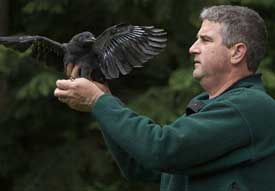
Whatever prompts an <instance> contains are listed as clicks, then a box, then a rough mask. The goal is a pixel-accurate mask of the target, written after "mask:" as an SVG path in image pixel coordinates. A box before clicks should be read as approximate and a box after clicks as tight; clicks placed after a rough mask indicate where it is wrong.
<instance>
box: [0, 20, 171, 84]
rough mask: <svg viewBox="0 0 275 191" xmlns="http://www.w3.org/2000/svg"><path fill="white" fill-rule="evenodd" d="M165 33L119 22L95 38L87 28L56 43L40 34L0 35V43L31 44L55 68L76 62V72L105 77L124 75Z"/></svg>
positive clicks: (161, 44)
mask: <svg viewBox="0 0 275 191" xmlns="http://www.w3.org/2000/svg"><path fill="white" fill-rule="evenodd" d="M166 35H167V33H166V32H165V31H164V30H163V29H157V28H155V27H154V26H133V25H128V24H119V25H114V26H112V27H109V28H107V29H106V30H105V31H104V32H103V33H102V34H100V35H99V36H98V37H97V38H95V36H94V35H93V34H92V33H90V32H82V33H79V34H76V35H75V36H73V38H72V39H71V40H70V41H69V42H68V43H59V42H56V41H54V40H51V39H49V38H47V37H44V36H6V37H0V44H2V45H4V46H6V47H9V48H13V49H15V50H17V51H25V50H26V49H28V48H30V47H31V50H32V53H31V55H32V57H34V58H35V59H37V60H38V61H44V62H46V64H47V65H52V66H55V67H57V68H63V67H64V66H65V67H66V66H67V64H69V63H73V64H80V76H81V77H86V78H88V79H92V80H96V81H100V82H102V81H105V80H106V79H114V78H118V77H119V76H121V74H122V75H126V74H128V73H130V71H131V70H132V69H133V68H135V67H142V66H143V64H144V63H145V62H147V61H148V60H149V59H151V58H152V57H153V56H155V55H157V54H159V53H160V52H161V51H162V50H163V49H164V48H165V47H166V42H167V38H166Z"/></svg>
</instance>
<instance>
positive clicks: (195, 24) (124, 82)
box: [0, 0, 275, 191]
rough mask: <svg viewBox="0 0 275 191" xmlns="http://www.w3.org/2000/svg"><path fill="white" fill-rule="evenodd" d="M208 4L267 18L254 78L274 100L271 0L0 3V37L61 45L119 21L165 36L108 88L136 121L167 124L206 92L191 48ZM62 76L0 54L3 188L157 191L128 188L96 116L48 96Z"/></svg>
mask: <svg viewBox="0 0 275 191" xmlns="http://www.w3.org/2000/svg"><path fill="white" fill-rule="evenodd" d="M214 4H236V5H245V6H249V7H250V8H253V9H255V10H257V11H258V12H259V13H260V15H261V16H262V17H263V18H264V19H265V21H266V23H267V26H268V31H269V41H268V52H267V54H266V57H265V59H264V60H263V61H262V65H261V68H260V71H261V73H263V79H264V83H265V87H266V88H267V90H268V92H269V93H270V94H271V95H272V96H273V97H275V64H274V49H275V44H274V42H275V41H274V37H275V32H274V29H275V27H274V20H275V1H273V0H261V1H258V0H244V1H241V0H239V1H237V0H235V1H233V0H232V1H228V0H205V1H202V0H201V1H199V0H193V1H191V0H185V1H183V0H97V1H96V0H74V1H73V0H59V1H56V0H0V33H1V35H18V34H29V35H35V34H39V35H45V36H47V37H50V38H52V39H55V40H57V41H59V42H67V41H68V40H69V39H70V38H71V37H72V36H73V35H74V34H76V33H78V32H81V31H86V30H88V31H91V32H93V33H94V34H95V35H96V36H97V35H99V34H100V33H101V32H102V31H103V30H104V29H105V28H107V27H109V26H111V25H114V24H118V23H122V22H126V23H131V24H134V25H155V26H157V27H159V28H164V29H165V30H167V32H168V46H167V48H166V49H165V51H164V52H162V53H161V54H160V55H159V56H157V57H155V58H154V59H153V60H151V61H150V62H148V63H147V64H146V66H145V67H144V68H142V69H139V70H135V71H133V72H132V73H131V74H130V75H129V76H125V77H122V78H121V79H119V80H114V81H112V82H110V87H111V89H112V92H113V94H114V95H116V96H118V97H120V98H121V99H122V100H123V102H125V103H127V105H129V107H131V108H133V109H134V110H136V111H137V112H138V113H140V114H144V115H148V116H150V117H151V118H152V119H154V120H155V121H157V122H158V123H160V124H166V123H169V122H171V121H173V120H174V119H176V117H177V116H179V115H181V114H182V113H183V112H184V108H185V105H186V104H187V102H188V101H189V100H190V98H191V97H192V96H194V95H195V94H198V93H199V92H201V91H202V90H201V89H200V87H199V85H198V83H197V82H195V81H194V80H193V79H192V69H193V65H192V61H191V57H190V56H189V54H188V49H189V47H190V46H191V44H192V43H193V41H194V40H195V38H196V33H197V31H198V29H199V26H200V21H199V19H198V17H199V13H200V11H201V9H202V8H203V7H205V6H209V5H214ZM63 77H64V74H63V73H62V72H57V71H55V70H54V69H52V68H48V67H45V66H43V65H37V64H35V63H34V62H33V61H32V60H31V59H30V58H29V51H27V52H25V53H17V52H14V51H12V50H10V49H6V48H4V47H2V46H0V190H3V191H49V190H50V191H118V190H129V191H130V190H131V191H135V190H139V191H142V190H143V191H146V190H158V185H148V184H147V185H146V184H141V183H129V182H127V181H125V180H124V179H123V178H122V177H121V175H120V174H119V170H118V168H117V167H116V165H115V164H114V162H113V160H112V159H111V156H110V153H109V152H108V151H107V149H106V147H105V144H104V142H103V140H102V137H101V134H100V131H99V128H98V124H97V123H96V122H95V120H94V119H93V118H92V116H90V114H87V113H78V112H75V111H72V110H70V109H69V108H68V107H67V106H66V105H64V104H62V103H60V102H59V101H58V100H57V99H56V98H55V97H54V96H53V91H54V88H55V81H56V80H57V79H60V78H63ZM136 144H143V143H136Z"/></svg>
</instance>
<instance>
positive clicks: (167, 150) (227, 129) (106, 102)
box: [92, 95, 251, 175]
mask: <svg viewBox="0 0 275 191" xmlns="http://www.w3.org/2000/svg"><path fill="white" fill-rule="evenodd" d="M92 114H93V115H94V116H95V118H96V119H97V120H98V121H99V123H100V125H101V128H102V131H103V132H104V134H105V136H106V135H107V136H108V137H109V138H108V139H109V140H112V142H113V143H115V144H116V145H117V146H118V147H119V148H120V150H122V151H123V152H124V153H125V154H126V155H127V156H131V157H132V160H134V161H136V162H137V163H138V164H141V165H142V166H143V167H144V168H145V169H151V170H153V171H158V172H167V173H186V174H194V175H195V174H197V173H203V172H205V173H207V172H209V171H213V170H220V169H223V168H230V167H231V166H232V165H235V164H239V163H242V162H244V161H246V160H249V158H250V157H251V152H250V150H249V149H247V148H249V147H247V146H248V145H249V144H250V136H249V133H248V129H247V127H246V124H245V122H244V120H243V119H242V117H241V115H240V113H239V112H238V111H237V109H236V108H234V107H233V106H231V105H230V104H229V103H226V102H221V103H219V102H217V103H213V104H210V105H209V106H205V107H204V108H203V110H201V111H200V112H198V113H195V114H193V115H190V116H182V117H180V118H178V119H177V120H176V121H175V122H173V123H172V124H170V125H166V126H164V127H161V126H160V125H159V124H157V123H155V122H154V121H152V120H151V119H149V118H148V117H145V116H141V115H138V114H136V113H135V112H134V111H132V110H131V109H129V108H127V107H125V106H124V105H123V104H122V103H121V102H120V101H119V100H118V99H117V98H115V97H113V96H111V95H103V96H101V97H100V98H99V99H98V101H97V102H96V104H95V106H94V108H93V110H92ZM110 145H112V143H111V144H110ZM240 149H244V150H245V152H239V150H240ZM117 156H119V155H117ZM120 156H122V155H120ZM120 158H122V157H120ZM117 159H118V157H117ZM223 159H226V161H224V160H223ZM129 163H130V162H129V161H128V165H129ZM123 165H124V164H121V168H122V169H123V168H124V167H122V166H123ZM128 165H125V166H128Z"/></svg>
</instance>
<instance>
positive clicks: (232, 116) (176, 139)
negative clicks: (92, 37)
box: [55, 5, 275, 191]
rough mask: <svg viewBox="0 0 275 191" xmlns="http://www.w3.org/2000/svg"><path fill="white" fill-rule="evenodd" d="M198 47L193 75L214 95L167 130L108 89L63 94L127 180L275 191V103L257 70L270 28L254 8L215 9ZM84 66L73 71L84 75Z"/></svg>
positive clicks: (61, 89)
mask: <svg viewBox="0 0 275 191" xmlns="http://www.w3.org/2000/svg"><path fill="white" fill-rule="evenodd" d="M201 19H202V25H201V28H200V30H199V32H198V34H197V40H196V42H195V43H194V44H193V45H192V47H191V48H190V50H189V51H190V53H191V54H193V55H194V65H195V66H194V67H195V68H194V71H193V77H194V78H195V79H197V80H198V81H199V82H200V84H201V86H202V87H203V89H204V90H205V91H206V92H205V93H202V94H200V95H198V96H196V97H195V98H193V99H192V100H191V102H190V103H189V105H188V107H187V109H186V114H184V115H182V116H180V117H179V118H178V119H177V120H176V121H175V122H173V123H171V124H169V125H166V126H164V127H160V126H159V125H158V124H157V123H155V122H154V121H152V120H150V119H149V118H147V117H145V116H140V115H138V114H136V113H135V112H134V111H132V110H131V109H129V108H127V107H125V106H124V105H123V104H122V103H121V102H120V101H119V100H118V99H117V98H115V97H113V96H112V95H110V94H108V93H104V92H106V91H107V90H108V88H107V86H105V85H100V84H96V83H93V82H90V81H88V80H86V79H83V78H78V79H75V80H74V81H70V80H58V81H57V89H56V90H55V95H56V96H57V97H59V99H60V100H61V101H63V102H66V103H67V104H68V105H69V106H70V107H71V108H73V109H76V110H79V111H87V112H91V113H92V114H93V116H95V118H96V119H97V120H98V121H99V123H100V125H101V130H102V133H103V135H104V138H105V141H106V144H107V145H108V148H109V149H110V151H111V152H112V154H113V157H114V159H115V160H116V162H117V164H118V165H119V167H120V169H121V171H122V173H123V175H124V176H125V177H127V178H129V179H143V180H147V181H158V182H160V190H161V191H207V190H209V191H229V190H230V191H233V190H234V191H237V190H238V191H271V190H275V182H274V175H275V123H274V119H273V118H274V116H275V101H274V100H273V99H272V98H271V97H270V96H268V95H267V94H266V92H265V90H264V88H263V85H262V82H261V77H260V74H256V70H257V68H258V65H259V63H260V60H261V59H262V57H263V55H264V52H265V41H266V36H267V34H266V28H265V24H264V21H263V20H262V18H261V17H260V16H259V15H258V14H257V13H256V12H255V11H253V10H251V9H248V8H246V7H239V6H230V5H226V6H213V7H209V8H207V9H204V10H203V11H202V13H201ZM77 71H78V67H77V66H75V67H73V65H70V66H69V67H68V71H67V73H68V74H70V75H72V76H76V73H77Z"/></svg>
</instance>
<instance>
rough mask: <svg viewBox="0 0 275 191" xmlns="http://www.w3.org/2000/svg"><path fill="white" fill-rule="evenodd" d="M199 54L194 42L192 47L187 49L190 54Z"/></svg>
mask: <svg viewBox="0 0 275 191" xmlns="http://www.w3.org/2000/svg"><path fill="white" fill-rule="evenodd" d="M199 52H200V50H199V47H198V44H197V41H195V42H194V43H193V44H192V46H191V47H190V48H189V53H190V54H198V53H199Z"/></svg>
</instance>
